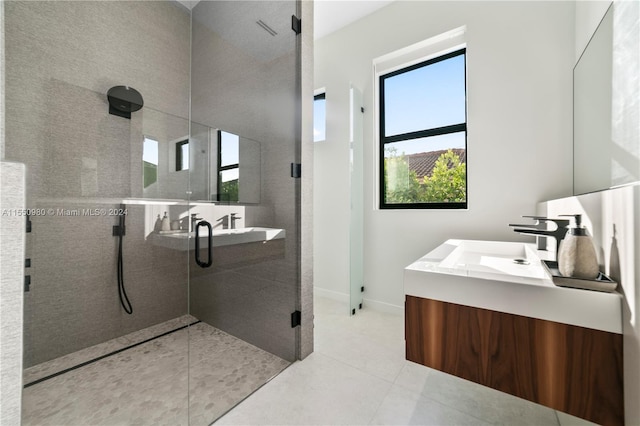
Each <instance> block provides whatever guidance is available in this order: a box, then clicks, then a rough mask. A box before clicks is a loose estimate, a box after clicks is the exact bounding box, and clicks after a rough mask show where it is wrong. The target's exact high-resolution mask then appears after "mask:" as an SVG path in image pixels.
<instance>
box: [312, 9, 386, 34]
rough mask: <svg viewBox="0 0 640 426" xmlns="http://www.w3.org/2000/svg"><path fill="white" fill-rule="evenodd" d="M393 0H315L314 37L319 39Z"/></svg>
mask: <svg viewBox="0 0 640 426" xmlns="http://www.w3.org/2000/svg"><path fill="white" fill-rule="evenodd" d="M392 2H393V0H315V1H314V3H313V5H314V11H313V13H314V19H313V25H314V31H313V38H314V39H316V40H317V39H319V38H322V37H324V36H326V35H328V34H331V33H332V32H334V31H337V30H339V29H341V28H343V27H346V26H347V25H349V24H351V23H352V22H355V21H357V20H358V19H360V18H363V17H365V16H367V15H370V14H371V13H373V12H375V11H376V10H378V9H380V8H382V7H384V6H386V5H388V4H389V3H392Z"/></svg>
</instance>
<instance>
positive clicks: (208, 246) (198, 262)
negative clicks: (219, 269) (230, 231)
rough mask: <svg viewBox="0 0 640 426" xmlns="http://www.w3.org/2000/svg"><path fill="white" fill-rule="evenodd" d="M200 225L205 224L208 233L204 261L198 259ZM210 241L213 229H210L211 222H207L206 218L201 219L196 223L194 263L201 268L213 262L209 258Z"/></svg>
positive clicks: (211, 240)
mask: <svg viewBox="0 0 640 426" xmlns="http://www.w3.org/2000/svg"><path fill="white" fill-rule="evenodd" d="M201 226H206V227H207V233H208V235H207V237H208V238H207V261H206V262H203V261H202V260H201V259H200V227H201ZM212 242H213V230H212V229H211V224H210V223H209V222H207V221H206V220H201V221H200V222H198V224H197V225H196V263H197V264H198V266H200V267H201V268H208V267H209V266H211V264H212V263H213V261H212V259H211V244H212Z"/></svg>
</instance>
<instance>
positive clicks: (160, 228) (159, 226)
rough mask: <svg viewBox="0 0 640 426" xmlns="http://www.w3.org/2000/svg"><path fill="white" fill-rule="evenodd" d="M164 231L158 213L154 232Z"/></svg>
mask: <svg viewBox="0 0 640 426" xmlns="http://www.w3.org/2000/svg"><path fill="white" fill-rule="evenodd" d="M160 231H162V219H160V215H158V218H157V219H156V223H155V225H153V232H160Z"/></svg>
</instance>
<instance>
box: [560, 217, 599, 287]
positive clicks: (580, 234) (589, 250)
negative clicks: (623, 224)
mask: <svg viewBox="0 0 640 426" xmlns="http://www.w3.org/2000/svg"><path fill="white" fill-rule="evenodd" d="M563 216H573V217H574V220H575V227H573V228H569V231H568V232H567V235H566V236H565V237H564V239H563V240H562V242H561V243H560V250H559V252H558V269H559V270H560V273H561V274H562V275H564V276H565V277H574V278H582V279H586V280H595V279H596V278H598V275H599V274H600V268H599V266H598V258H597V256H596V249H595V247H594V245H593V240H592V239H591V236H590V235H589V234H588V232H587V230H586V229H585V228H583V227H582V215H579V214H574V215H563Z"/></svg>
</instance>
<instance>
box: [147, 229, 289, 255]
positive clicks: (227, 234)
mask: <svg viewBox="0 0 640 426" xmlns="http://www.w3.org/2000/svg"><path fill="white" fill-rule="evenodd" d="M149 238H150V239H151V241H153V242H154V243H155V244H157V245H160V246H163V247H167V248H172V249H176V250H193V249H194V248H195V232H169V233H159V234H151V235H150V236H149ZM207 238H208V235H207V232H206V228H200V244H201V245H202V246H203V247H205V246H206V243H205V242H204V241H203V240H206V239H207ZM284 238H285V230H284V229H277V228H265V227H260V226H253V227H248V228H238V229H214V230H213V239H212V241H211V243H212V246H213V247H220V246H228V245H233V244H244V243H254V242H261V241H270V240H279V239H284ZM203 244H204V245H203Z"/></svg>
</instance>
